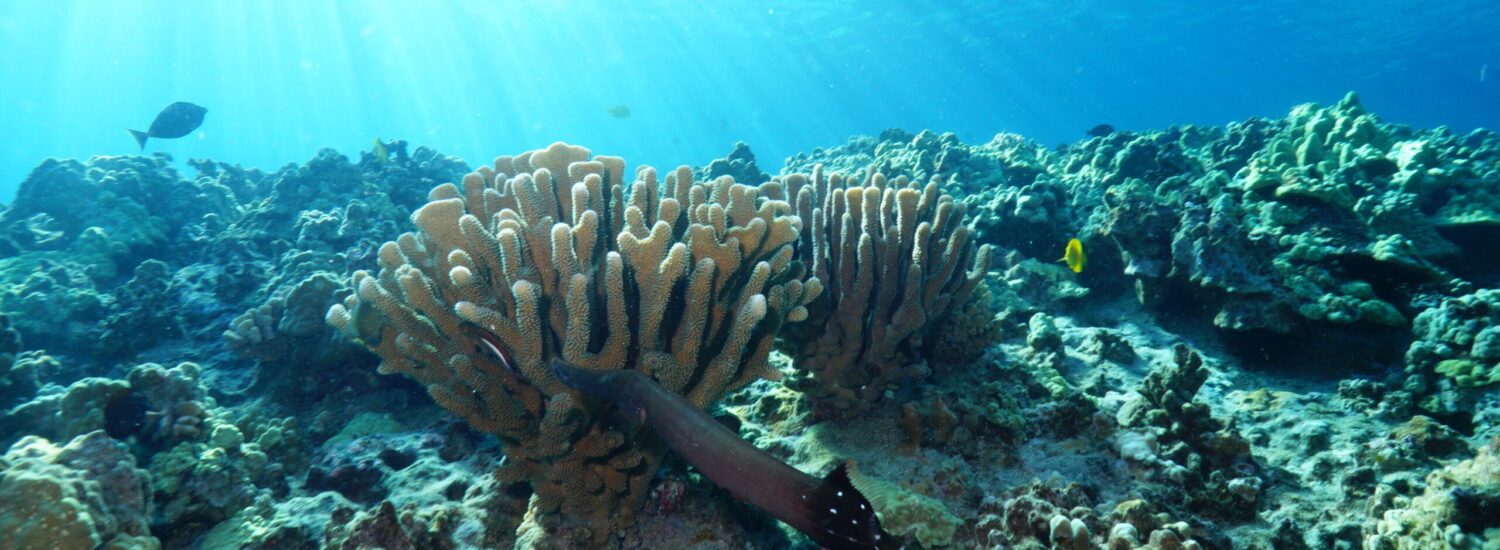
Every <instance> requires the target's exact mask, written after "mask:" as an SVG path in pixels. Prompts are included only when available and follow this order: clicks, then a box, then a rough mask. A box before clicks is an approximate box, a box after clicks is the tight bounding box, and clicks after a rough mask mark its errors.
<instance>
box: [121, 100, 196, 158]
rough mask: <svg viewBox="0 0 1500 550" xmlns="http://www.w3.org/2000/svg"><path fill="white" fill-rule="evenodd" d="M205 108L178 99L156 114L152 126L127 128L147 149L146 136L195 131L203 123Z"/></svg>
mask: <svg viewBox="0 0 1500 550" xmlns="http://www.w3.org/2000/svg"><path fill="white" fill-rule="evenodd" d="M207 112H208V109H204V108H202V107H199V106H197V105H193V104H192V103H188V102H186V101H178V102H177V103H173V104H171V105H168V106H167V108H165V109H162V110H161V113H159V114H157V115H156V120H153V121H151V128H150V129H148V130H146V131H144V132H142V131H139V130H126V131H127V132H130V135H131V136H132V137H134V138H135V142H136V143H137V144H139V145H140V146H141V150H142V151H144V150H146V138H162V139H168V138H180V137H182V136H185V135H188V134H191V133H193V130H197V129H198V126H199V125H201V124H203V114H204V113H207Z"/></svg>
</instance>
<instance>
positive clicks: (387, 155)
mask: <svg viewBox="0 0 1500 550" xmlns="http://www.w3.org/2000/svg"><path fill="white" fill-rule="evenodd" d="M371 152H373V153H375V162H379V163H381V164H385V163H387V162H390V161H391V152H390V151H387V150H386V149H385V144H384V143H381V142H380V138H375V149H374V150H372V151H371Z"/></svg>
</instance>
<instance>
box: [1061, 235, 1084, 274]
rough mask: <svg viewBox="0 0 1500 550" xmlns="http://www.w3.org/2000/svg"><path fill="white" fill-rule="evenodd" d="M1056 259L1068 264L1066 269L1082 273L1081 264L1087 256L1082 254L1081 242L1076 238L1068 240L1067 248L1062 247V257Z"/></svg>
mask: <svg viewBox="0 0 1500 550" xmlns="http://www.w3.org/2000/svg"><path fill="white" fill-rule="evenodd" d="M1057 261H1059V262H1062V263H1065V264H1068V269H1071V270H1073V272H1074V273H1082V272H1083V264H1084V263H1086V262H1088V258H1086V257H1084V255H1083V242H1081V241H1079V240H1078V239H1073V240H1070V241H1068V246H1067V248H1064V249H1063V257H1061V258H1058V259H1057Z"/></svg>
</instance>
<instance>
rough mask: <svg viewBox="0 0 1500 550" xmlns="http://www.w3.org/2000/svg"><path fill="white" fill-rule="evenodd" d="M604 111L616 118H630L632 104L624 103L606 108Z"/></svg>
mask: <svg viewBox="0 0 1500 550" xmlns="http://www.w3.org/2000/svg"><path fill="white" fill-rule="evenodd" d="M604 112H606V113H609V116H612V117H615V118H622V119H623V118H630V106H629V105H626V104H624V103H621V104H619V105H615V106H614V107H610V108H608V109H605V110H604Z"/></svg>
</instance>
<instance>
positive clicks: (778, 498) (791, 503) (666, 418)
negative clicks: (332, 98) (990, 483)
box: [552, 359, 903, 550]
mask: <svg viewBox="0 0 1500 550" xmlns="http://www.w3.org/2000/svg"><path fill="white" fill-rule="evenodd" d="M552 372H553V373H554V374H555V375H556V376H557V379H558V380H559V381H561V382H562V383H563V384H565V385H567V386H568V387H570V388H573V389H575V390H578V391H580V392H583V393H584V394H586V395H589V396H592V397H595V398H598V399H603V400H605V401H609V402H612V403H614V404H616V405H618V406H619V407H620V409H621V410H622V411H624V412H625V413H627V414H629V415H631V416H633V417H635V418H638V419H640V420H641V421H643V422H645V423H647V424H649V425H650V426H651V427H652V428H653V429H655V430H656V433H657V435H659V436H661V438H662V440H663V441H665V442H666V443H667V445H668V446H670V447H671V448H672V450H673V451H676V452H677V454H678V455H681V456H682V458H684V459H686V460H687V461H688V463H689V464H692V465H693V467H694V468H697V469H698V471H699V472H701V473H702V474H703V475H704V476H705V477H707V478H708V479H710V480H712V481H713V482H714V483H716V484H718V485H719V486H720V487H723V488H724V489H725V490H727V491H729V492H730V494H732V495H734V496H735V497H737V498H739V499H741V500H744V501H746V502H749V503H750V504H753V505H755V506H756V507H758V508H760V509H761V510H764V511H765V512H766V513H768V514H770V515H771V516H772V517H775V518H776V519H778V520H781V521H783V522H785V523H786V524H787V525H791V526H792V527H795V528H796V529H797V530H798V531H801V532H803V533H805V534H806V535H807V536H808V538H811V539H812V540H813V541H814V542H816V543H818V544H820V545H822V546H823V547H824V548H826V549H829V550H866V549H882V550H886V549H900V548H903V546H901V545H900V544H899V543H898V541H896V540H895V537H892V536H890V535H888V534H887V533H886V532H885V531H883V530H881V528H880V520H879V519H878V518H876V517H875V509H874V507H872V506H871V505H870V501H869V500H867V499H866V498H865V496H864V495H863V494H860V492H859V491H858V490H856V489H855V488H854V485H853V483H851V482H850V479H849V476H850V471H849V470H850V468H851V467H852V464H851V463H850V462H845V463H844V464H840V465H839V466H838V467H837V468H834V470H833V472H831V473H829V474H828V476H827V477H825V478H823V479H818V478H816V477H813V476H810V475H807V474H805V473H802V471H800V470H798V469H796V468H793V467H791V466H788V465H787V464H786V463H784V462H782V461H780V460H777V459H776V458H775V457H772V456H771V455H769V454H766V452H765V451H762V450H760V449H758V448H756V447H755V446H754V445H751V444H749V443H747V442H745V440H743V439H740V436H739V434H736V433H734V432H732V431H730V430H729V428H727V427H725V426H724V425H723V424H720V423H719V422H718V421H716V420H714V419H713V417H710V416H709V415H708V414H707V413H705V412H703V410H702V409H699V408H698V407H694V406H693V405H692V404H691V403H688V402H687V400H686V399H683V398H682V396H680V395H677V394H676V393H673V392H672V391H670V390H668V389H666V388H664V387H662V386H661V384H658V383H656V381H655V380H652V379H651V378H650V377H648V376H646V375H644V374H641V373H640V372H639V371H634V370H612V371H591V370H587V369H584V368H582V367H579V366H576V365H571V364H568V363H566V362H564V361H561V360H558V359H553V360H552ZM856 475H857V474H856Z"/></svg>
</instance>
